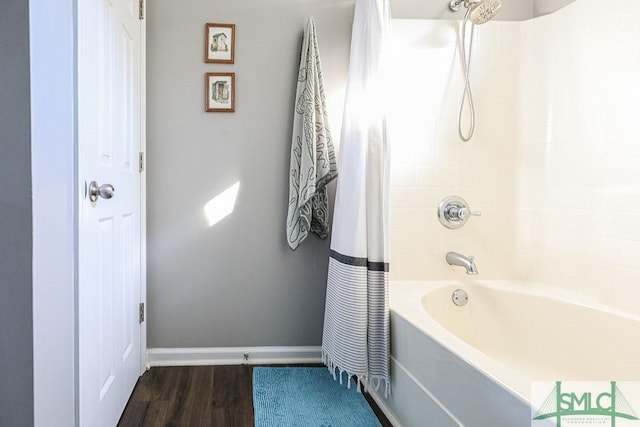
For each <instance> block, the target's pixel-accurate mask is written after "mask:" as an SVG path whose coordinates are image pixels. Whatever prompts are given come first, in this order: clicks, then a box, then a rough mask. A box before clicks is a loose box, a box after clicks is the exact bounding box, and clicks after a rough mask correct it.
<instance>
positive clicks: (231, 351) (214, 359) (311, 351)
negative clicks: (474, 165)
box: [147, 346, 322, 367]
mask: <svg viewBox="0 0 640 427" xmlns="http://www.w3.org/2000/svg"><path fill="white" fill-rule="evenodd" d="M298 363H300V364H302V363H322V357H321V355H320V346H317V347H315V346H309V347H209V348H150V349H147V366H149V367H151V366H203V365H242V364H245V365H271V364H274V365H277V364H298Z"/></svg>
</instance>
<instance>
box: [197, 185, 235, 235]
mask: <svg viewBox="0 0 640 427" xmlns="http://www.w3.org/2000/svg"><path fill="white" fill-rule="evenodd" d="M239 189H240V181H237V182H236V183H235V184H233V185H232V186H231V187H229V188H227V189H226V190H224V191H223V192H222V193H220V194H218V195H217V196H215V197H214V198H212V199H211V200H209V201H208V202H207V203H206V204H205V205H204V215H205V217H206V218H207V225H208V226H209V227H213V226H214V225H215V224H217V223H218V222H220V221H221V220H222V219H223V218H225V217H226V216H228V215H230V214H231V213H232V212H233V208H234V207H235V205H236V198H237V197H238V190H239Z"/></svg>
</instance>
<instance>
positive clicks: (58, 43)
mask: <svg viewBox="0 0 640 427" xmlns="http://www.w3.org/2000/svg"><path fill="white" fill-rule="evenodd" d="M77 2H78V0H59V1H57V2H51V1H50V0H29V39H30V40H29V44H30V48H29V49H30V71H31V72H30V74H31V76H30V79H31V175H32V189H33V260H32V262H33V284H32V292H33V294H32V295H33V297H32V298H33V299H32V301H33V305H32V310H33V385H34V401H33V408H34V409H33V410H34V424H35V426H40V425H42V426H45V425H68V426H77V425H78V423H79V407H78V398H79V396H78V393H79V387H78V324H77V321H78V320H77V319H78V316H77V314H78V299H77V296H78V209H79V203H80V200H81V197H83V196H84V195H83V194H82V193H83V192H82V185H81V183H80V181H81V179H80V178H81V177H79V176H78V139H77V129H78V122H77V110H76V108H77V65H78V64H77V42H76V37H77ZM145 15H146V13H145ZM141 25H142V28H141V31H142V37H141V61H142V64H143V66H142V67H141V98H142V99H141V109H142V115H141V142H140V144H141V145H140V146H141V151H142V152H143V153H146V120H145V117H146V115H145V113H146V105H145V98H146V94H145V88H146V69H145V66H144V64H145V52H146V36H145V33H146V16H145V20H143V21H142V22H141ZM140 180H141V206H140V209H141V211H140V218H141V231H140V232H141V235H140V247H141V254H140V255H141V266H140V271H141V284H140V288H141V289H140V291H141V295H140V298H141V301H142V302H145V306H146V165H145V170H144V171H143V172H142V173H141V174H140ZM146 325H147V322H146V319H145V322H144V323H142V325H141V330H140V334H141V336H140V338H141V340H140V367H141V372H140V374H142V373H143V372H144V369H145V367H146V363H147V362H146V353H147V351H146V350H147V348H146V347H147V346H146V335H147V328H146Z"/></svg>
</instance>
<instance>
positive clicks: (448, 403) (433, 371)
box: [376, 281, 640, 427]
mask: <svg viewBox="0 0 640 427" xmlns="http://www.w3.org/2000/svg"><path fill="white" fill-rule="evenodd" d="M455 289H463V290H465V291H466V292H467V293H468V295H469V302H468V303H467V304H466V305H465V306H462V307H458V306H456V305H454V304H453V302H452V299H451V296H452V293H453V291H454V290H455ZM390 309H391V334H392V335H391V353H392V395H391V397H389V398H388V399H382V398H381V397H380V396H376V399H377V400H378V401H379V403H380V404H381V405H382V406H383V409H384V410H385V411H386V412H387V414H388V415H389V416H390V418H392V419H393V420H394V421H395V423H396V424H400V425H403V426H406V427H411V426H436V427H446V426H457V425H465V426H469V427H483V426H488V427H511V426H513V427H518V426H523V427H524V426H530V425H531V409H530V391H531V382H532V381H556V380H565V381H568V380H572V381H595V380H602V381H609V380H617V381H640V316H638V315H637V314H632V313H625V312H620V311H615V310H612V309H608V308H606V307H602V306H599V305H598V304H597V303H595V302H594V301H590V300H588V299H586V298H584V297H582V296H579V295H576V294H570V293H566V292H562V291H560V290H558V289H557V288H550V287H547V286H544V285H541V284H537V283H526V282H500V281H464V282H462V281H461V282H392V283H391V287H390Z"/></svg>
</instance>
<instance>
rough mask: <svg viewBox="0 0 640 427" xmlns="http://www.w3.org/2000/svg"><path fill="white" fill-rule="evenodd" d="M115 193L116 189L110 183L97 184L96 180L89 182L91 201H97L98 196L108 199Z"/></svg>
mask: <svg viewBox="0 0 640 427" xmlns="http://www.w3.org/2000/svg"><path fill="white" fill-rule="evenodd" d="M115 195H116V189H115V188H113V185H111V184H102V185H98V183H97V182H96V181H91V182H90V183H89V200H91V201H92V202H93V203H95V202H97V201H98V196H99V197H102V198H103V199H110V198H112V197H113V196H115Z"/></svg>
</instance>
